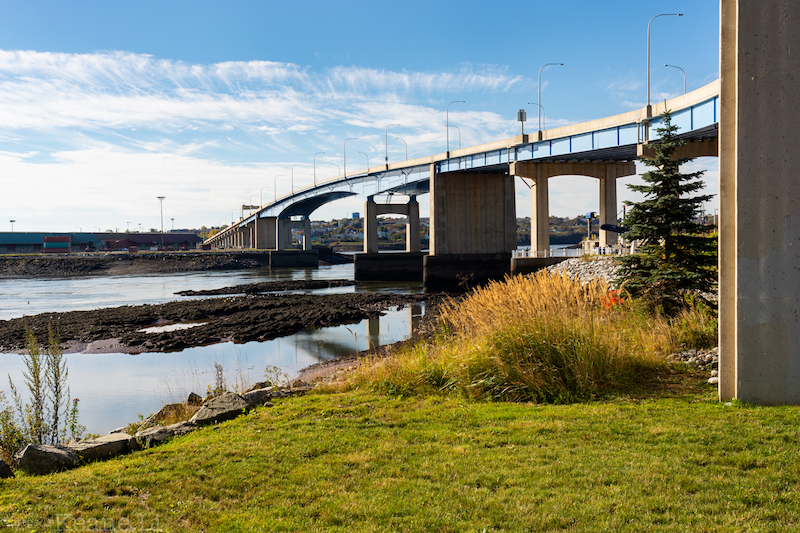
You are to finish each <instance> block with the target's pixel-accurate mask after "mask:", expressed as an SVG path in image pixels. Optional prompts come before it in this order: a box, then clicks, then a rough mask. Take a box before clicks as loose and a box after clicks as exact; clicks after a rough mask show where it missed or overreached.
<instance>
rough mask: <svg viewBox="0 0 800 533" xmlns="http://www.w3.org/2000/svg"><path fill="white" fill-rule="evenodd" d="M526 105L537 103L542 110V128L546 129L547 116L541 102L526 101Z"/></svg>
mask: <svg viewBox="0 0 800 533" xmlns="http://www.w3.org/2000/svg"><path fill="white" fill-rule="evenodd" d="M528 105H538V106H539V110H540V111H541V112H542V124H543V125H544V129H547V117H546V116H545V112H544V108H543V107H542V104H540V103H538V102H528Z"/></svg>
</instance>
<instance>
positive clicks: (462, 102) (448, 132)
mask: <svg viewBox="0 0 800 533" xmlns="http://www.w3.org/2000/svg"><path fill="white" fill-rule="evenodd" d="M466 103H467V102H466V100H454V101H452V102H450V103H449V104H447V110H446V111H445V116H446V117H447V118H446V120H447V122H446V128H445V129H446V130H447V157H450V106H451V105H452V104H466Z"/></svg>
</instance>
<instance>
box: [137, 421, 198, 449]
mask: <svg viewBox="0 0 800 533" xmlns="http://www.w3.org/2000/svg"><path fill="white" fill-rule="evenodd" d="M195 429H196V427H195V425H194V424H193V423H191V422H178V423H176V424H170V425H169V426H155V427H151V428H147V429H143V430H142V431H140V432H138V433H137V434H136V442H137V443H138V445H139V446H141V447H142V448H152V447H153V446H157V445H159V444H161V443H163V442H166V441H168V440H169V439H171V438H172V437H177V436H180V435H186V434H187V433H191V432H192V431H194V430H195Z"/></svg>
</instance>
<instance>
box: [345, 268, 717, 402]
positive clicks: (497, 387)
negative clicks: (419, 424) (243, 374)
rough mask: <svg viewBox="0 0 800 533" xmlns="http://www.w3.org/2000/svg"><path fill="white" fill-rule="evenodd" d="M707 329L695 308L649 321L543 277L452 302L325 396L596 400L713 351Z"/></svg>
mask: <svg viewBox="0 0 800 533" xmlns="http://www.w3.org/2000/svg"><path fill="white" fill-rule="evenodd" d="M710 321H711V320H710V319H709V318H708V317H707V313H705V314H704V312H703V310H698V309H696V308H694V309H688V310H687V311H686V312H685V313H684V314H682V315H680V316H679V317H677V318H675V319H670V318H667V317H664V316H660V315H654V314H652V313H650V312H648V311H647V310H646V308H645V307H644V306H642V305H640V304H639V303H638V302H636V301H635V300H632V299H631V298H629V297H628V296H627V295H626V294H625V293H624V292H620V291H615V290H612V289H611V288H610V286H609V285H608V284H606V283H605V282H604V281H597V280H596V281H594V282H592V283H588V284H586V283H582V282H581V281H577V280H574V279H572V278H570V277H568V276H567V275H565V274H561V275H559V274H549V273H547V272H545V271H542V272H539V273H537V274H535V275H533V276H526V277H521V276H517V277H509V278H506V279H505V280H504V281H502V282H493V283H490V284H489V285H487V286H485V287H483V288H478V289H475V290H474V291H473V292H472V293H471V294H470V295H468V296H467V297H465V298H463V299H462V300H460V301H455V300H450V301H449V302H448V303H446V304H445V305H444V306H443V308H442V311H441V322H440V327H439V331H438V333H437V334H436V335H434V336H432V337H430V338H427V339H423V340H421V341H419V342H417V343H416V344H414V345H412V346H411V347H407V348H402V349H400V350H398V351H396V352H394V353H391V354H390V355H389V356H388V357H383V358H381V359H376V360H374V361H368V362H367V364H362V365H360V366H359V368H358V370H357V371H356V372H353V373H351V375H350V376H349V377H348V378H347V381H345V382H344V383H341V384H339V385H334V386H333V388H339V389H345V390H347V389H352V388H359V387H371V388H374V389H378V390H381V391H384V392H387V393H390V394H395V395H399V394H415V393H422V392H433V391H440V392H446V393H451V392H457V393H461V394H465V395H468V396H471V397H475V398H480V399H489V400H507V401H534V402H554V403H565V402H573V401H579V400H583V399H589V398H596V397H600V396H603V395H606V394H612V393H619V392H625V391H631V390H634V389H636V388H637V387H639V386H641V385H642V384H643V383H644V382H647V381H649V380H651V379H652V377H653V376H654V374H656V373H658V372H659V371H663V370H664V369H665V368H666V365H667V361H666V358H665V357H664V355H665V354H668V353H672V352H673V351H677V350H679V349H681V348H684V347H687V346H686V343H687V342H695V341H698V340H703V341H704V342H713V339H708V338H706V337H707V333H708V332H709V331H711V330H712V327H711V326H709V322H710ZM698 347H699V346H698Z"/></svg>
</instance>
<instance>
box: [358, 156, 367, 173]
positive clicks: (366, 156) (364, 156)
mask: <svg viewBox="0 0 800 533" xmlns="http://www.w3.org/2000/svg"><path fill="white" fill-rule="evenodd" d="M358 153H359V154H364V157H366V158H367V174H369V156H368V155H367V153H366V152H358Z"/></svg>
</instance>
